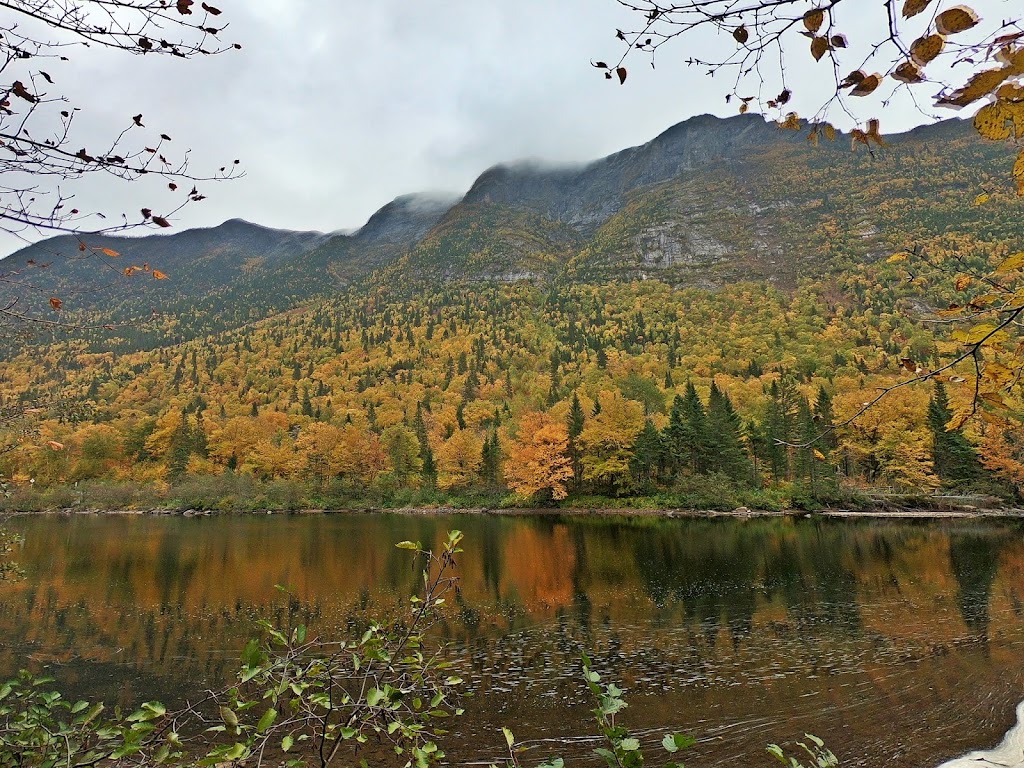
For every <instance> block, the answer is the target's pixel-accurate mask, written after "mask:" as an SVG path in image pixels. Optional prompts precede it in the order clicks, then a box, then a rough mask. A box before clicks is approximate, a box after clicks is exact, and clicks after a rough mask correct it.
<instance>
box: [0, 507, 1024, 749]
mask: <svg viewBox="0 0 1024 768" xmlns="http://www.w3.org/2000/svg"><path fill="white" fill-rule="evenodd" d="M14 525H15V526H16V527H17V528H18V529H20V530H21V532H23V533H24V535H25V544H24V547H23V548H22V550H21V551H20V552H19V560H20V562H21V564H22V565H23V567H24V568H25V569H26V570H27V573H28V577H27V579H26V580H25V581H24V582H22V583H20V584H15V585H8V586H0V672H2V673H4V674H6V673H9V672H11V671H13V670H15V669H17V668H18V667H21V666H30V667H34V668H36V669H39V668H43V667H46V668H48V669H49V670H50V672H51V673H53V674H54V675H55V676H57V677H58V678H59V679H60V680H61V682H62V684H63V685H65V686H66V687H67V688H69V689H71V690H72V691H73V692H80V693H88V694H90V695H92V696H93V697H96V696H102V697H104V698H105V699H106V700H107V701H119V702H122V703H125V704H127V703H129V702H136V701H138V700H139V699H140V698H142V697H146V698H161V699H163V700H165V701H171V702H173V701H176V700H180V699H181V698H182V697H184V696H187V695H189V694H191V693H194V692H195V691H198V690H200V689H202V688H204V687H206V686H208V685H212V684H215V683H217V682H218V681H223V680H226V679H227V678H228V677H229V676H230V675H231V674H232V673H233V672H234V671H235V670H236V668H237V658H238V653H239V651H240V649H241V647H242V646H243V645H244V643H245V640H246V639H247V638H248V637H251V636H253V635H254V634H255V630H254V627H253V625H254V622H255V620H257V619H258V618H264V617H265V618H270V619H272V620H273V621H275V622H277V623H278V624H279V625H286V624H288V623H289V622H298V621H305V622H308V623H309V624H310V625H311V627H312V628H313V629H314V631H316V632H318V633H320V634H321V635H337V634H339V633H344V632H345V631H346V627H351V626H352V625H353V624H354V623H355V622H357V621H358V620H359V618H360V617H362V616H365V615H366V613H367V612H368V611H388V610H396V609H397V606H399V605H401V604H403V603H404V601H405V599H406V597H407V596H408V594H409V593H410V591H411V590H412V589H414V588H415V584H416V582H417V579H418V573H417V572H416V571H414V570H413V569H412V568H411V567H410V561H409V558H408V553H406V552H403V551H401V550H397V549H395V548H394V546H393V544H394V543H395V542H397V541H399V540H402V539H419V540H421V541H423V542H424V543H427V542H437V541H438V540H439V539H440V538H441V537H442V536H443V535H444V533H445V531H447V530H448V529H451V528H459V529H461V530H463V531H464V532H465V533H466V544H465V548H466V553H465V555H464V556H463V560H462V562H461V564H460V566H461V567H460V570H461V578H462V599H461V601H459V603H458V604H457V605H453V606H452V611H451V614H450V616H449V617H448V620H447V621H446V622H445V623H444V624H443V625H442V626H441V628H440V634H441V635H443V637H444V639H446V640H447V641H448V642H449V643H450V644H451V648H450V651H449V652H450V654H451V655H452V656H454V657H455V658H456V659H457V660H458V661H459V663H460V664H461V666H462V668H463V670H464V671H463V672H462V673H461V674H462V676H463V677H464V678H466V680H467V681H469V684H470V686H471V688H473V689H474V690H475V691H476V694H475V696H474V697H473V698H472V699H470V700H468V701H467V703H466V709H467V714H466V715H465V716H464V717H463V718H462V721H461V722H460V723H459V725H458V728H457V731H458V733H459V736H458V737H457V738H454V739H453V740H452V742H449V743H448V744H447V745H446V746H448V748H449V749H448V751H449V754H450V756H451V757H452V758H453V759H455V760H457V761H459V762H470V761H476V760H487V759H489V758H493V757H499V756H500V754H501V751H502V750H501V745H502V743H503V742H502V738H501V735H500V733H499V729H500V727H501V726H502V725H507V726H508V727H510V728H511V729H512V730H513V731H514V732H515V733H516V735H517V737H520V738H526V739H536V740H539V742H540V744H541V745H542V746H541V749H540V750H538V753H537V754H538V758H539V757H540V756H541V755H540V752H549V751H550V752H554V753H557V754H561V755H562V756H564V757H566V758H577V762H579V760H578V759H579V758H580V757H581V756H583V755H584V754H587V753H588V752H589V750H590V749H591V748H592V746H593V745H592V744H590V743H588V742H586V741H585V740H574V741H571V742H569V743H567V744H561V745H555V744H554V742H546V741H543V740H545V739H566V738H569V737H579V736H584V735H586V734H588V733H591V732H592V730H591V729H590V726H589V722H588V710H589V708H590V707H591V706H592V705H591V702H590V701H589V700H588V698H587V694H586V693H585V691H584V688H583V686H582V684H581V683H580V682H579V674H580V671H579V658H580V653H581V652H582V651H583V650H586V651H587V652H589V653H590V655H591V656H592V657H593V659H594V662H595V665H596V666H597V668H599V669H601V670H603V671H606V672H607V673H608V674H609V675H610V676H612V677H614V678H616V679H618V680H619V681H620V682H621V684H622V685H623V687H625V688H626V689H627V700H628V701H629V702H630V708H629V709H628V710H627V712H626V722H627V723H628V724H629V725H630V726H631V727H633V728H635V729H636V730H638V731H640V732H641V733H643V734H646V735H647V737H648V738H649V740H650V741H651V743H652V744H653V743H654V742H655V741H656V740H658V739H660V736H661V734H662V733H663V732H664V731H666V730H674V731H678V730H681V731H685V732H688V733H690V734H692V735H694V736H696V737H698V738H699V739H700V744H699V746H698V747H697V748H696V750H695V751H694V753H692V754H690V755H688V756H687V757H688V759H687V761H686V762H687V764H688V765H689V766H704V765H730V766H733V765H739V766H746V765H751V766H754V765H760V766H768V765H770V764H771V758H769V757H768V756H767V755H766V754H765V753H764V745H765V744H766V743H768V742H771V741H779V742H783V741H789V740H793V739H795V738H799V737H800V736H802V734H803V733H805V732H811V733H815V734H818V735H820V736H822V737H823V738H825V739H826V741H827V742H828V744H829V746H830V747H832V749H833V750H834V751H835V752H836V753H837V754H839V756H840V758H841V760H842V763H843V765H844V766H859V765H879V764H880V763H881V762H882V761H895V762H896V763H898V764H900V765H920V766H928V765H935V764H937V763H938V762H941V761H942V760H943V759H946V758H949V757H952V756H955V755H957V754H960V753H962V752H964V751H967V750H969V749H976V748H982V747H987V746H990V745H992V744H995V743H996V742H998V741H999V739H1000V738H1001V736H1002V735H1003V733H1004V732H1005V731H1006V730H1007V729H1008V728H1009V727H1010V725H1011V724H1012V723H1013V722H1014V721H1015V716H1014V709H1015V707H1016V705H1017V704H1018V703H1019V702H1020V701H1021V699H1024V663H1022V662H1024V528H1022V527H1020V526H1017V525H1012V524H1001V523H995V522H971V523H949V524H935V523H931V524H923V523H922V524H908V523H879V522H873V521H871V522H869V521H852V522H851V521H842V522H824V521H807V520H804V521H792V520H750V521H738V520H736V521H733V520H729V521H684V520H667V519H666V520H655V519H651V518H642V519H634V520H623V519H587V518H573V519H564V518H557V517H485V516H472V517H469V516H459V517H427V516H400V515H382V516H345V515H337V516H326V517H324V516H314V517H287V518H286V517H278V516H275V517H246V518H228V517H220V518H199V519H180V518H174V519H170V518H143V517H74V518H66V517H46V518H42V517H40V518H24V519H20V520H16V521H15V522H14ZM275 584H284V585H288V586H289V587H291V589H292V592H293V594H294V595H295V596H296V597H295V598H292V599H289V598H288V597H287V596H286V595H282V593H281V592H280V591H279V590H276V589H274V585H275ZM651 754H652V757H653V756H654V755H655V753H654V752H652V753H651ZM657 762H658V761H655V764H657Z"/></svg>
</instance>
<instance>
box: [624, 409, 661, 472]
mask: <svg viewBox="0 0 1024 768" xmlns="http://www.w3.org/2000/svg"><path fill="white" fill-rule="evenodd" d="M662 454H663V451H662V444H661V434H660V433H659V432H658V430H657V429H656V428H655V426H654V424H652V423H651V420H650V419H647V420H646V421H645V422H644V428H643V430H642V431H641V432H640V434H639V435H637V437H636V442H635V443H633V457H632V458H631V459H630V460H629V469H630V472H631V473H632V475H633V480H634V481H635V482H636V483H637V484H638V485H639V486H641V487H645V486H649V485H651V484H652V483H654V482H657V480H658V475H659V469H660V465H661V461H662Z"/></svg>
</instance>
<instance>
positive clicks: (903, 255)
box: [885, 251, 910, 264]
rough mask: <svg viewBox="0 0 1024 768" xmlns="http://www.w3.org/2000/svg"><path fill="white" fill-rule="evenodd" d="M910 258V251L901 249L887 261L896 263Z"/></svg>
mask: <svg viewBox="0 0 1024 768" xmlns="http://www.w3.org/2000/svg"><path fill="white" fill-rule="evenodd" d="M908 258H910V254H909V253H907V252H906V251H900V252H899V253H894V254H893V255H892V256H890V257H889V258H888V259H886V260H885V261H886V263H887V264H895V263H896V262H898V261H906V260H907V259H908Z"/></svg>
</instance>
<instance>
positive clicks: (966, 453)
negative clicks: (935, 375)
mask: <svg viewBox="0 0 1024 768" xmlns="http://www.w3.org/2000/svg"><path fill="white" fill-rule="evenodd" d="M952 418H953V411H952V409H951V408H950V407H949V397H948V396H947V395H946V388H945V387H944V386H943V384H942V382H941V381H936V382H935V391H934V392H933V393H932V397H931V399H930V400H929V401H928V427H929V429H931V431H932V464H933V466H934V468H935V474H936V475H938V476H939V478H940V479H941V480H943V481H944V482H947V483H952V484H954V485H955V484H958V483H964V482H969V481H971V480H976V479H977V478H978V477H979V476H980V475H981V474H982V469H981V464H980V462H979V461H978V455H977V454H976V453H975V451H974V447H973V446H972V445H971V444H970V443H969V442H968V441H967V438H966V437H964V434H963V432H961V431H960V430H959V429H947V426H946V425H947V424H949V422H950V420H951V419H952Z"/></svg>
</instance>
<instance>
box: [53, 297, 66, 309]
mask: <svg viewBox="0 0 1024 768" xmlns="http://www.w3.org/2000/svg"><path fill="white" fill-rule="evenodd" d="M50 306H51V307H53V308H54V310H55V311H59V310H60V308H61V307H62V306H64V302H63V301H61V300H60V299H58V298H57V297H56V296H51V297H50Z"/></svg>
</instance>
